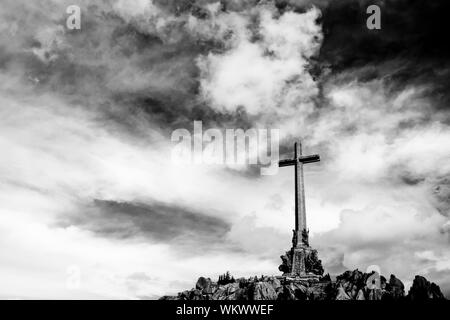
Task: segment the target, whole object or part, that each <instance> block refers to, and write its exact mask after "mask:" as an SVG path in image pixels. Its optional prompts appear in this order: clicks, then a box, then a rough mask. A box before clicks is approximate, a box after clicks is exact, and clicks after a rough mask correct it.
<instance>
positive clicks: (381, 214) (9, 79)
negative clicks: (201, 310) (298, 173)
mask: <svg viewBox="0 0 450 320" xmlns="http://www.w3.org/2000/svg"><path fill="white" fill-rule="evenodd" d="M370 4H377V5H379V6H380V8H381V13H382V20H381V21H382V22H381V23H382V25H381V30H368V29H367V27H366V19H367V17H368V14H367V13H366V8H367V7H368V6H369V5H370ZM69 5H78V6H79V7H80V8H81V29H80V30H69V29H68V28H67V27H66V19H67V17H68V16H69V14H67V13H66V9H67V7H68V6H69ZM448 7H449V4H448V3H447V2H445V1H433V2H432V3H431V2H423V1H404V0H396V1H394V0H385V1H376V0H374V1H356V0H344V1H337V0H335V1H333V0H273V1H270V0H268V1H257V0H244V1H237V0H223V1H213V0H178V1H175V0H169V1H163V0H136V1H131V0H130V1H125V0H109V1H106V0H103V1H95V2H94V1H81V0H80V1H74V0H71V1H65V0H62V1H61V0H59V1H56V0H41V1H25V0H23V1H22V0H14V1H13V0H3V1H2V6H1V8H0V150H1V151H0V152H1V153H0V154H1V156H0V248H1V249H0V298H42V299H48V298H50V299H51V298H67V299H77V298H84V299H100V298H101V299H155V298H158V297H160V296H162V295H166V294H175V293H176V292H179V291H182V290H185V289H190V288H192V287H193V286H194V285H195V281H196V279H197V278H198V277H200V276H206V277H211V278H217V277H218V276H219V275H220V274H223V273H224V272H226V271H230V272H231V273H232V274H233V275H234V276H235V277H249V276H254V275H261V274H265V275H278V274H280V272H279V271H278V265H279V264H280V263H281V259H280V258H279V256H280V255H281V254H283V253H284V252H285V251H286V250H288V249H289V248H290V246H291V235H292V231H291V229H292V228H293V224H294V182H293V170H292V168H282V169H280V170H279V171H278V173H277V174H276V175H268V176H262V175H260V172H259V170H258V169H259V168H258V167H257V166H256V167H255V166H250V165H249V166H244V167H242V166H238V167H236V166H229V165H205V164H203V165H198V164H193V163H189V162H188V161H187V162H186V163H184V164H183V163H181V164H180V163H174V162H173V161H172V159H171V152H172V150H173V147H174V144H173V142H172V141H171V134H172V132H173V131H174V130H176V129H180V128H186V129H187V130H189V131H191V130H192V128H193V122H194V121H202V123H203V127H204V128H218V129H225V128H233V129H239V128H242V129H244V130H246V129H249V128H267V129H279V130H280V138H281V140H280V157H281V158H289V157H292V155H293V143H294V141H296V140H299V139H301V140H302V142H303V149H304V151H305V152H306V153H308V154H311V153H314V154H316V153H318V154H320V156H321V162H320V163H318V164H309V165H307V166H306V167H305V185H306V201H307V202H306V209H307V222H308V227H309V229H310V244H311V245H312V246H313V247H314V248H316V249H318V251H319V257H320V258H321V259H322V261H323V264H324V267H325V270H326V272H329V273H330V274H332V275H336V274H339V273H341V272H343V271H345V270H347V269H352V270H353V269H356V268H358V269H359V270H362V271H365V270H366V268H368V267H369V266H371V265H378V266H379V267H380V270H381V273H382V274H383V275H384V276H385V277H388V276H389V275H390V274H395V275H396V276H397V277H398V278H400V279H401V280H402V281H403V282H404V283H405V285H406V286H407V287H409V286H410V285H411V281H412V280H413V278H414V276H415V275H417V274H420V275H423V276H425V277H426V278H427V279H428V280H430V281H433V282H436V283H437V284H438V285H440V287H441V289H442V291H443V292H444V294H446V295H447V297H450V251H449V241H450V220H449V215H450V175H449V174H450V143H449V141H450V109H449V102H450V99H449V97H450V94H449V92H450V91H449V90H448V89H449V84H450V73H449V72H450V60H449V57H450V50H449V45H448V41H447V40H446V39H447V35H446V34H445V30H446V29H445V27H446V21H447V19H446V18H447V17H446V16H445V15H446V12H448V9H449V8H448ZM74 279H75V283H76V285H73V283H74Z"/></svg>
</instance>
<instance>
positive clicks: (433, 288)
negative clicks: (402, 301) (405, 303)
mask: <svg viewBox="0 0 450 320" xmlns="http://www.w3.org/2000/svg"><path fill="white" fill-rule="evenodd" d="M408 299H410V300H416V301H423V300H430V299H437V300H444V299H445V297H444V295H443V294H442V292H441V289H440V288H439V286H438V285H436V284H435V283H434V282H431V283H430V282H429V281H428V280H427V279H425V278H424V277H422V276H416V277H415V278H414V281H413V284H412V286H411V288H410V289H409V292H408Z"/></svg>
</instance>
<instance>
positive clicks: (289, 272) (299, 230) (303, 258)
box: [279, 142, 324, 280]
mask: <svg viewBox="0 0 450 320" xmlns="http://www.w3.org/2000/svg"><path fill="white" fill-rule="evenodd" d="M319 161H320V156H319V155H309V156H304V155H303V154H302V145H301V143H297V142H296V143H295V145H294V158H293V159H288V160H282V161H280V162H279V167H287V166H293V167H294V169H295V171H294V172H295V229H294V230H292V232H293V236H292V248H291V250H289V251H287V252H286V254H285V255H283V256H281V260H282V261H283V263H282V264H281V265H280V267H279V270H280V271H282V272H283V276H284V277H291V278H296V279H300V280H318V279H319V278H320V277H321V276H322V275H323V272H324V270H323V267H322V262H321V260H319V258H318V255H317V250H314V249H312V248H311V247H310V245H309V230H308V229H307V227H306V209H305V186H304V182H303V180H304V177H303V165H304V164H308V163H314V162H319Z"/></svg>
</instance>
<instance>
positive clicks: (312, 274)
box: [279, 244, 324, 280]
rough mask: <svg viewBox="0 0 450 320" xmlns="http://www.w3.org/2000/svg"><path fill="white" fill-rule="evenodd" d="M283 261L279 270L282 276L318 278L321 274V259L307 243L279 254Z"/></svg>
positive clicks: (307, 278)
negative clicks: (281, 254)
mask: <svg viewBox="0 0 450 320" xmlns="http://www.w3.org/2000/svg"><path fill="white" fill-rule="evenodd" d="M281 260H282V261H283V263H282V264H281V265H280V267H279V270H280V271H282V272H283V276H285V277H289V278H293V279H303V280H319V279H320V278H321V276H322V275H323V272H324V270H323V267H322V261H321V260H319V259H318V256H317V250H314V249H312V248H311V247H310V246H307V245H304V244H303V245H298V246H295V247H292V248H291V250H290V251H288V252H286V254H285V255H283V256H281Z"/></svg>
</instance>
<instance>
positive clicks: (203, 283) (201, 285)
mask: <svg viewBox="0 0 450 320" xmlns="http://www.w3.org/2000/svg"><path fill="white" fill-rule="evenodd" d="M211 284H212V281H211V279H210V278H205V277H200V278H198V280H197V283H196V284H195V288H196V289H198V290H200V291H201V292H202V293H203V294H211V293H212V287H211Z"/></svg>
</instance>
